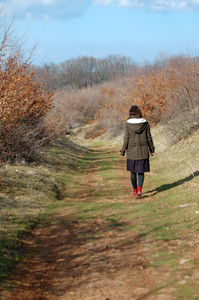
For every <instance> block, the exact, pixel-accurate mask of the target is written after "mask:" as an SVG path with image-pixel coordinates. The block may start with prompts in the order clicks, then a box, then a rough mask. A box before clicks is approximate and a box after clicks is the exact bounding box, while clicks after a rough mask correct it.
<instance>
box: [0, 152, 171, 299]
mask: <svg viewBox="0 0 199 300" xmlns="http://www.w3.org/2000/svg"><path fill="white" fill-rule="evenodd" d="M107 155H108V154H107ZM115 169H116V170H115V172H119V174H120V175H121V176H120V178H121V180H119V181H118V186H122V189H123V190H125V191H126V192H125V193H124V198H122V197H121V198H120V201H124V202H126V201H127V202H132V205H134V204H133V203H134V202H133V201H134V199H133V196H132V195H131V186H130V184H129V174H128V173H127V172H126V171H125V169H124V162H123V161H122V160H120V161H119V162H117V165H116V166H115ZM85 172H86V174H84V176H82V178H80V179H79V182H78V184H79V185H78V188H77V189H76V190H74V191H73V192H72V193H71V198H70V199H66V200H65V201H67V203H68V202H70V203H71V204H72V203H77V202H82V201H83V202H89V201H91V194H92V190H93V189H98V188H100V184H99V183H100V182H101V181H102V179H101V177H100V176H101V175H100V172H99V170H98V168H97V167H96V165H95V162H93V163H92V165H90V166H89V168H88V169H87V170H85ZM92 188H93V189H92ZM105 188H107V193H111V186H110V185H109V186H107V187H105ZM121 199H122V200H121ZM63 201H64V200H63ZM99 201H100V202H101V203H111V202H114V201H115V200H114V199H112V198H111V197H110V199H109V195H108V194H107V195H104V196H103V197H102V198H101V199H100V200H99ZM74 213H76V212H75V208H74V206H73V205H71V206H69V205H66V207H65V208H62V209H61V210H60V211H59V212H58V213H57V214H56V215H55V216H54V217H53V219H52V220H51V223H50V225H49V226H46V227H45V228H36V229H35V230H34V232H33V233H32V236H30V237H29V238H28V239H26V240H24V243H25V244H26V247H27V249H31V251H32V254H30V255H28V256H27V258H26V259H24V261H23V262H22V263H21V264H19V266H18V267H17V269H16V271H15V274H14V275H13V278H12V280H13V288H12V290H11V292H9V293H7V294H6V295H4V297H3V298H2V299H3V300H4V299H8V300H9V299H10V300H11V299H13V300H14V299H15V300H17V299H18V300H19V299H20V300H23V299H24V300H25V299H26V300H28V299H29V300H31V299H34V300H39V299H40V300H42V299H50V300H54V299H58V300H62V299H63V300H64V299H66V300H91V299H92V300H94V299H96V300H117V299H118V300H122V299H124V300H129V299H135V300H141V299H148V300H172V299H173V296H172V290H170V289H168V288H166V287H165V288H163V286H164V282H165V279H167V278H169V276H170V273H169V272H168V271H165V270H163V272H164V271H165V272H164V273H163V274H159V273H157V272H156V271H155V270H154V268H152V267H150V264H149V261H148V258H147V248H146V247H144V245H143V241H142V237H141V236H140V235H139V234H138V232H137V231H136V229H135V231H133V232H132V231H125V230H124V231H122V230H121V231H117V230H115V227H114V226H113V227H110V221H109V220H107V219H104V218H102V217H101V216H100V215H98V213H97V212H96V214H95V218H94V219H93V218H91V219H89V218H88V219H86V220H78V219H77V220H74V218H73V216H74ZM88 214H89V212H88ZM104 215H105V216H106V215H107V217H108V216H109V215H110V212H109V211H108V210H105V211H104ZM134 223H135V220H131V225H132V224H134ZM98 235H99V237H98V238H97V236H98ZM93 236H95V237H96V238H95V239H93ZM160 287H161V289H160Z"/></svg>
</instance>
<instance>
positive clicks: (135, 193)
mask: <svg viewBox="0 0 199 300" xmlns="http://www.w3.org/2000/svg"><path fill="white" fill-rule="evenodd" d="M133 191H134V196H135V197H136V198H137V195H138V190H137V189H133Z"/></svg>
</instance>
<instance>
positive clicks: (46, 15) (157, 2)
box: [0, 0, 199, 19]
mask: <svg viewBox="0 0 199 300" xmlns="http://www.w3.org/2000/svg"><path fill="white" fill-rule="evenodd" d="M91 4H96V5H101V6H110V5H114V6H118V7H126V8H143V9H147V10H154V11H169V10H177V11H181V10H188V9H194V10H199V0H3V1H2V0H0V6H4V7H5V10H6V12H8V13H10V14H12V15H15V16H16V18H19V17H20V18H29V19H30V18H31V19H36V18H42V19H50V18H54V19H68V18H73V17H77V16H81V15H83V14H84V12H85V10H86V9H87V8H88V7H89V6H90V5H91Z"/></svg>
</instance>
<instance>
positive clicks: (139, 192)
mask: <svg viewBox="0 0 199 300" xmlns="http://www.w3.org/2000/svg"><path fill="white" fill-rule="evenodd" d="M137 197H138V198H139V199H140V198H141V197H142V187H141V186H138V196H137Z"/></svg>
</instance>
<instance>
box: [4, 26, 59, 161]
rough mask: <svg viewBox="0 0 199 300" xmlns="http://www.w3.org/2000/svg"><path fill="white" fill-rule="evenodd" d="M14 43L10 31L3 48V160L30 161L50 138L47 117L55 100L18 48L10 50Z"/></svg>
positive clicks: (5, 37) (5, 36)
mask: <svg viewBox="0 0 199 300" xmlns="http://www.w3.org/2000/svg"><path fill="white" fill-rule="evenodd" d="M11 43H12V41H11V40H10V39H8V30H7V31H5V35H4V37H3V39H2V42H1V44H2V47H1V49H0V157H1V159H4V160H5V159H6V160H8V159H21V158H25V159H26V160H29V159H32V158H33V156H34V155H35V154H36V152H37V151H38V149H39V147H40V145H42V144H43V143H44V141H45V140H46V139H47V138H48V135H49V132H48V130H47V129H46V124H45V116H46V114H47V112H48V111H49V110H50V109H51V107H52V101H53V98H52V94H50V93H47V92H46V91H44V89H43V87H42V84H39V83H36V82H35V81H34V79H33V73H29V72H28V63H27V61H26V60H23V57H22V55H21V53H20V51H19V48H17V47H15V48H14V47H12V51H10V50H9V49H10V48H11V47H10V44H11ZM12 46H13V45H12ZM13 49H14V50H13Z"/></svg>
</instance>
